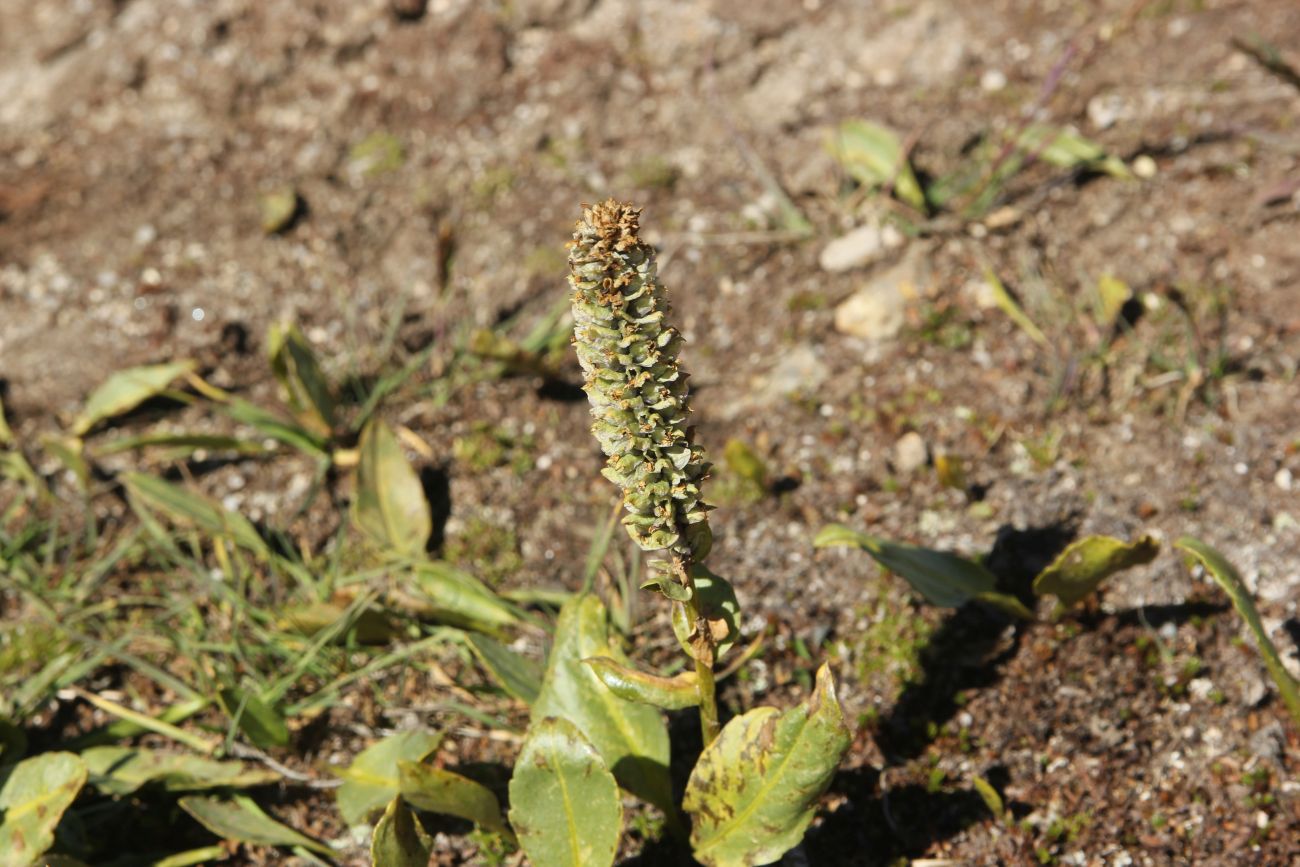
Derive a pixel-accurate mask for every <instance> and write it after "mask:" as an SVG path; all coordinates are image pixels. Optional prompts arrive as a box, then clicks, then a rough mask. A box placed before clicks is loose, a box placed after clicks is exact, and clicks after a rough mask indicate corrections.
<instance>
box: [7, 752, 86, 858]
mask: <svg viewBox="0 0 1300 867" xmlns="http://www.w3.org/2000/svg"><path fill="white" fill-rule="evenodd" d="M85 784H86V764H85V762H83V761H82V760H81V759H80V758H78V757H77V756H76V755H74V754H72V753H42V754H41V755H39V756H33V757H32V758H30V759H24V760H23V761H21V762H18V763H17V764H15V765H5V766H4V767H0V867H28V865H31V864H34V863H36V859H37V858H38V857H39V856H40V855H41V853H42V852H44V851H45V850H46V849H48V848H50V846H52V845H53V844H54V829H55V827H56V826H58V824H59V820H60V819H61V818H63V813H64V811H65V810H67V809H68V807H70V806H71V805H72V802H73V801H74V800H76V797H77V793H78V792H80V791H81V787H82V786H84V785H85Z"/></svg>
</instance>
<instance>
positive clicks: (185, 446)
mask: <svg viewBox="0 0 1300 867" xmlns="http://www.w3.org/2000/svg"><path fill="white" fill-rule="evenodd" d="M150 447H162V448H168V449H171V450H172V451H173V452H175V453H177V454H183V455H189V454H193V453H194V452H197V451H207V452H236V453H237V454H241V455H260V454H263V453H264V452H265V451H266V449H264V448H262V446H261V444H260V443H255V442H250V441H249V440H246V439H240V438H239V437H231V436H221V435H219V434H193V433H146V434H140V435H139V436H129V437H119V438H118V439H115V440H113V441H111V442H107V443H104V444H103V445H99V446H96V447H95V454H97V455H115V454H117V453H119V452H127V451H133V450H135V449H145V448H150Z"/></svg>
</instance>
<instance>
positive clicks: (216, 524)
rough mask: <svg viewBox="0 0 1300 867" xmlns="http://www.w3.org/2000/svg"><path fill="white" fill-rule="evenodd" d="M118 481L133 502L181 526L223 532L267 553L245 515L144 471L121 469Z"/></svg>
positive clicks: (242, 545)
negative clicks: (134, 471) (128, 471)
mask: <svg viewBox="0 0 1300 867" xmlns="http://www.w3.org/2000/svg"><path fill="white" fill-rule="evenodd" d="M122 484H124V485H125V486H126V489H127V492H128V493H129V494H130V495H131V500H132V502H133V503H136V504H139V505H142V506H144V507H146V508H148V509H150V510H151V511H155V512H161V513H162V514H163V515H165V516H166V517H167V518H169V519H171V520H172V521H174V522H176V523H178V524H181V525H183V526H188V527H197V528H198V529H200V530H204V531H206V532H208V533H212V534H214V535H218V536H225V537H227V538H229V539H232V540H233V541H234V542H235V543H236V544H238V545H240V546H241V547H243V548H246V549H248V550H249V551H252V552H254V553H256V554H263V555H264V554H267V553H269V551H268V549H267V547H266V543H265V542H264V541H262V537H261V536H259V535H258V533H257V530H256V529H255V528H254V527H253V525H252V524H251V523H249V521H248V519H247V518H245V517H244V516H243V515H241V514H239V513H238V512H232V511H230V510H228V509H226V508H224V507H223V506H221V505H220V504H219V503H217V502H216V501H214V500H212V499H210V498H208V497H205V496H203V495H202V494H197V493H194V492H192V491H187V490H185V489H184V488H182V487H180V486H179V485H173V484H172V483H171V482H167V481H164V480H162V479H160V478H158V477H157V476H150V475H146V474H145V473H125V474H123V476H122Z"/></svg>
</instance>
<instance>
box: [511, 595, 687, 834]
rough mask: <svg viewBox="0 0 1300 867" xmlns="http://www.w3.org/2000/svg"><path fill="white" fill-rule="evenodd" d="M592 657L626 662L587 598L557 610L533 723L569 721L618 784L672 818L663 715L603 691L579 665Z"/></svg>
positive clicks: (601, 611) (599, 610)
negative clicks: (590, 745) (593, 749)
mask: <svg viewBox="0 0 1300 867" xmlns="http://www.w3.org/2000/svg"><path fill="white" fill-rule="evenodd" d="M593 656H605V657H609V658H610V659H613V660H614V661H615V662H618V663H620V664H626V663H627V657H626V656H624V655H623V653H622V651H621V650H619V649H618V648H617V647H616V646H615V645H614V644H613V643H611V642H610V636H609V623H608V617H607V613H606V611H605V606H604V604H603V603H602V602H601V601H600V599H598V598H597V597H596V596H594V595H590V594H588V595H584V596H578V597H575V598H574V599H572V600H570V601H569V602H567V603H565V605H564V607H563V608H561V609H560V618H559V621H558V622H557V623H556V626H555V643H554V645H553V646H552V647H551V653H550V657H549V658H548V659H547V666H546V676H545V678H544V680H543V681H542V692H541V694H540V695H539V696H538V697H537V701H536V702H535V703H534V704H533V715H532V719H533V722H534V723H537V722H540V721H541V720H544V719H546V718H547V717H552V716H553V717H561V718H563V719H565V720H568V721H570V722H572V723H573V724H574V725H576V726H577V727H578V729H579V731H581V732H582V733H583V735H584V736H585V737H586V738H587V740H589V741H591V744H592V746H594V747H595V748H596V750H597V752H599V753H600V755H601V758H603V759H604V760H605V764H606V765H607V766H608V767H609V768H610V770H611V771H613V773H614V777H615V779H617V780H618V782H619V785H621V786H622V787H623V788H625V789H627V790H628V791H629V792H631V793H632V794H634V795H636V796H637V797H639V798H641V799H642V800H644V801H648V802H649V803H651V804H654V805H655V806H656V807H659V808H660V809H661V810H663V811H664V812H665V813H668V814H669V815H670V816H674V817H675V815H676V810H675V807H674V804H673V794H672V783H671V781H670V779H669V777H668V759H669V750H668V728H667V726H666V725H665V724H664V719H663V717H662V716H661V715H660V713H659V711H658V710H656V709H655V708H652V707H650V706H649V705H645V704H639V703H637V702H630V701H627V700H625V699H622V698H619V697H618V696H616V695H614V694H613V693H612V692H610V691H609V690H608V689H606V688H605V685H604V684H603V683H601V682H600V678H598V677H597V676H596V674H595V672H593V671H592V670H591V669H590V668H588V667H587V666H585V665H583V664H582V660H584V659H587V658H588V657H593Z"/></svg>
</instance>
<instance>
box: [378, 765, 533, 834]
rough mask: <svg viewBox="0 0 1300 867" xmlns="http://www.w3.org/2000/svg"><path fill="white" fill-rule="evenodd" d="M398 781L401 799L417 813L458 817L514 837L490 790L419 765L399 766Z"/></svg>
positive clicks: (499, 805)
mask: <svg viewBox="0 0 1300 867" xmlns="http://www.w3.org/2000/svg"><path fill="white" fill-rule="evenodd" d="M397 778H398V786H399V788H400V790H401V792H402V798H403V799H405V800H406V802H407V803H409V804H410V805H411V806H412V807H415V808H416V809H417V810H427V811H428V812H430V813H444V814H446V815H448V816H457V817H459V818H461V819H465V820H468V821H470V822H473V823H474V824H476V825H479V826H480V827H482V828H485V829H487V830H489V831H493V832H495V833H497V834H502V835H504V836H506V837H510V838H513V837H514V834H512V833H511V831H510V826H509V825H507V824H506V820H505V817H503V816H502V815H501V804H500V802H499V801H497V796H496V795H494V794H492V791H491V790H490V789H488V787H487V786H484V785H483V784H481V783H476V782H474V781H473V780H471V779H469V778H468V777H463V776H461V775H460V774H457V773H455V772H453V771H447V770H443V769H442V768H434V767H430V766H429V765H422V764H420V763H419V762H398V763H397Z"/></svg>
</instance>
